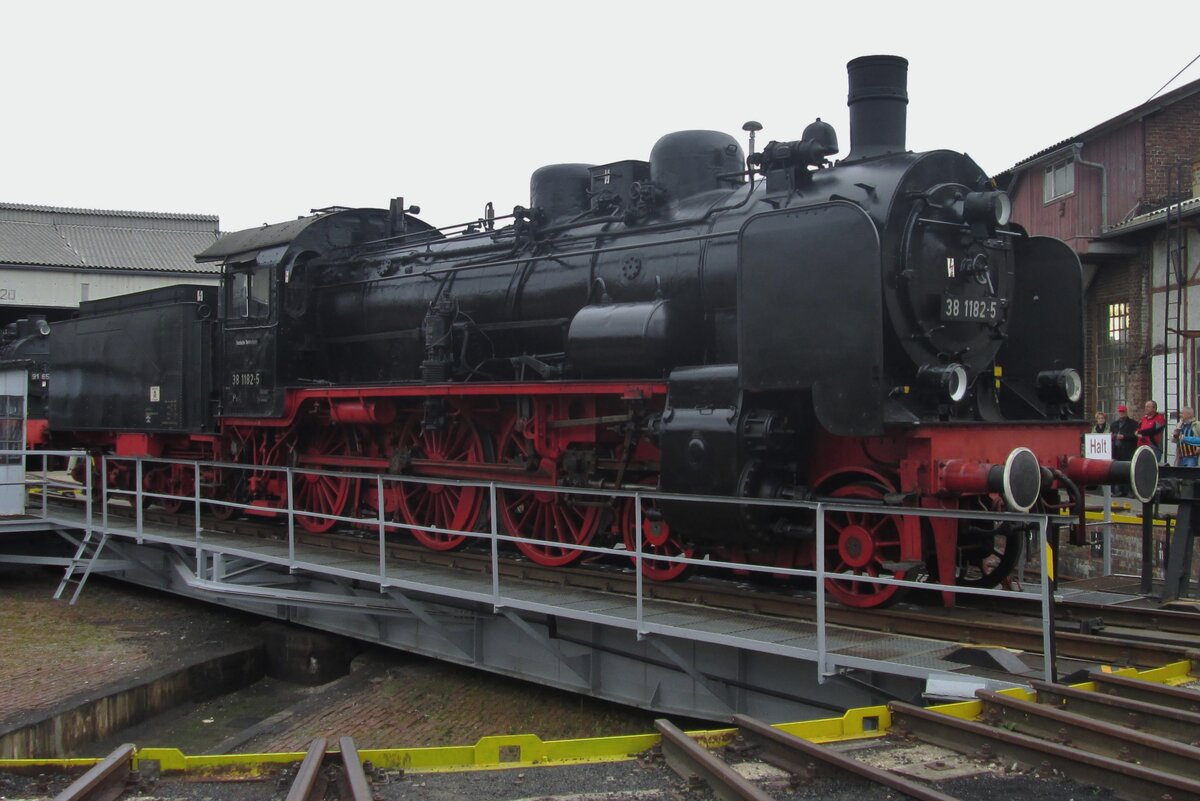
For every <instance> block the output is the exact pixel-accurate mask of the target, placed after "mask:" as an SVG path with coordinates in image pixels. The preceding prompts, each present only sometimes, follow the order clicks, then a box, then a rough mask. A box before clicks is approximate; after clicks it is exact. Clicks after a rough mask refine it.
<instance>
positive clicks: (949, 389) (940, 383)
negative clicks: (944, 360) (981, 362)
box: [917, 363, 967, 403]
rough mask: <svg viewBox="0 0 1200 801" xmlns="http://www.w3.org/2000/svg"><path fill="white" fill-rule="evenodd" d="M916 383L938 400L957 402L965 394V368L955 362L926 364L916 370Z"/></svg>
mask: <svg viewBox="0 0 1200 801" xmlns="http://www.w3.org/2000/svg"><path fill="white" fill-rule="evenodd" d="M917 383H919V384H920V385H921V388H922V389H924V390H925V391H926V392H929V393H931V394H933V395H934V396H936V397H937V398H938V399H940V400H948V401H950V402H951V403H958V402H959V401H960V400H962V399H963V398H964V397H966V395H967V370H966V368H965V367H963V366H962V365H961V364H957V363H951V364H938V365H929V364H927V365H925V366H924V367H922V368H921V369H920V370H918V371H917Z"/></svg>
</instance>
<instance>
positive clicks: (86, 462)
mask: <svg viewBox="0 0 1200 801" xmlns="http://www.w3.org/2000/svg"><path fill="white" fill-rule="evenodd" d="M83 474H84V476H86V478H84V480H83V491H84V492H85V493H86V495H84V501H83V506H84V510H85V511H86V512H87V534H88V535H89V536H88V539H91V536H90V535H91V533H92V515H93V514H95V513H96V512H95V509H93V508H92V457H91V455H90V454H89V453H87V451H84V454H83Z"/></svg>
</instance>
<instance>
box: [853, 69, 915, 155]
mask: <svg viewBox="0 0 1200 801" xmlns="http://www.w3.org/2000/svg"><path fill="white" fill-rule="evenodd" d="M846 71H847V72H848V73H849V76H850V96H849V98H848V99H847V101H846V103H847V105H849V106H850V155H848V156H847V157H846V158H845V159H843V161H858V160H860V159H866V158H871V157H872V156H882V155H885V154H887V153H903V152H904V149H905V148H904V134H905V126H906V123H907V115H908V110H907V109H906V108H905V107H906V106H907V105H908V59H904V58H901V57H900V56H862V57H861V58H856V59H854V60H853V61H851V62H850V63H849V64H847V65H846Z"/></svg>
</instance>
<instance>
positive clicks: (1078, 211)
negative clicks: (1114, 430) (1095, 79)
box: [996, 81, 1200, 417]
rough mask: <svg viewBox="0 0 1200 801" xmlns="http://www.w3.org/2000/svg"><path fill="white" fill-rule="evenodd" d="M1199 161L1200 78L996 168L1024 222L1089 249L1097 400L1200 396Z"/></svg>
mask: <svg viewBox="0 0 1200 801" xmlns="http://www.w3.org/2000/svg"><path fill="white" fill-rule="evenodd" d="M1198 171H1200V81H1193V82H1192V83H1189V84H1187V85H1186V86H1183V87H1180V88H1179V89H1176V90H1175V91H1173V92H1170V93H1168V94H1165V95H1163V96H1161V97H1158V98H1156V99H1154V100H1152V101H1150V102H1148V103H1145V104H1143V105H1141V106H1138V107H1137V108H1134V109H1131V110H1130V111H1127V112H1125V113H1124V114H1120V115H1118V116H1116V117H1113V118H1112V119H1110V120H1107V121H1106V122H1103V123H1101V124H1099V125H1097V126H1095V127H1094V128H1091V129H1090V130H1087V131H1084V132H1083V133H1081V134H1079V135H1077V136H1073V137H1071V138H1069V139H1065V140H1063V141H1061V142H1059V143H1057V144H1055V145H1052V146H1050V147H1048V148H1046V149H1045V150H1043V151H1041V152H1039V153H1036V154H1034V155H1032V156H1030V157H1029V158H1027V159H1025V160H1023V161H1021V162H1019V163H1018V164H1016V165H1015V166H1013V167H1012V168H1010V169H1008V170H1006V171H1004V172H1003V173H1001V174H999V175H998V176H996V181H997V183H998V184H999V185H1000V187H1001V188H1003V189H1006V190H1007V191H1008V192H1009V194H1010V195H1011V197H1012V200H1013V219H1014V221H1015V222H1017V223H1020V224H1021V225H1023V226H1024V227H1025V228H1026V229H1028V230H1029V232H1030V233H1032V234H1035V235H1045V236H1054V237H1058V238H1060V239H1063V240H1064V241H1066V242H1067V243H1068V244H1069V245H1070V246H1071V247H1072V248H1073V249H1074V250H1075V252H1076V253H1077V254H1078V255H1079V259H1080V262H1081V265H1082V268H1083V282H1084V293H1085V295H1084V297H1085V300H1084V303H1085V307H1086V308H1085V314H1084V320H1085V323H1084V348H1085V363H1084V369H1085V371H1086V386H1085V392H1084V400H1085V403H1086V404H1087V406H1088V408H1089V412H1090V411H1091V410H1092V409H1097V408H1099V409H1103V410H1104V411H1106V412H1108V413H1109V415H1110V417H1111V416H1112V414H1113V412H1114V410H1115V409H1116V406H1117V404H1119V403H1123V402H1128V403H1129V404H1130V405H1131V407H1132V408H1131V411H1133V410H1136V409H1137V408H1138V407H1140V406H1141V403H1142V402H1143V401H1144V400H1146V399H1147V398H1153V399H1155V400H1157V401H1158V402H1159V405H1160V407H1164V408H1165V409H1166V410H1167V412H1168V413H1169V414H1171V415H1174V414H1177V413H1178V410H1179V407H1180V406H1181V405H1185V404H1188V405H1195V404H1196V402H1197V399H1198V397H1200V262H1198V259H1200V234H1198V232H1197V225H1198V224H1200V199H1198V198H1200V186H1197V185H1196V181H1198V180H1200V178H1197V175H1200V172H1198ZM1168 265H1170V268H1168ZM1168 276H1173V277H1174V280H1168ZM1180 277H1182V280H1179V279H1180ZM1088 416H1090V414H1089V415H1088ZM1135 416H1136V415H1135Z"/></svg>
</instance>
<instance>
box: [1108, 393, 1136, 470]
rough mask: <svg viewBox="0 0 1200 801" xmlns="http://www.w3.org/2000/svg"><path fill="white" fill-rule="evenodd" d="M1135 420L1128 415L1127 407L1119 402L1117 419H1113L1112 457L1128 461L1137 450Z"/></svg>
mask: <svg viewBox="0 0 1200 801" xmlns="http://www.w3.org/2000/svg"><path fill="white" fill-rule="evenodd" d="M1137 429H1138V426H1137V422H1136V421H1135V420H1134V419H1133V418H1132V417H1130V416H1129V407H1128V406H1126V405H1125V404H1123V403H1122V404H1121V405H1120V406H1118V407H1117V419H1116V420H1114V421H1113V424H1112V428H1111V429H1110V430H1111V431H1112V438H1113V458H1114V459H1116V460H1117V461H1119V462H1128V461H1129V460H1130V459H1132V458H1133V452H1134V451H1135V450H1137Z"/></svg>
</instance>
